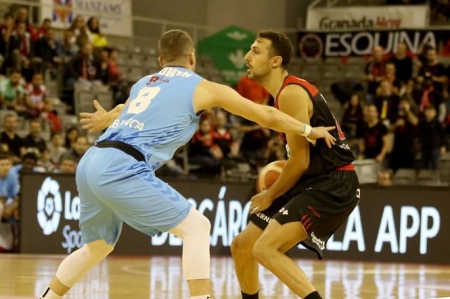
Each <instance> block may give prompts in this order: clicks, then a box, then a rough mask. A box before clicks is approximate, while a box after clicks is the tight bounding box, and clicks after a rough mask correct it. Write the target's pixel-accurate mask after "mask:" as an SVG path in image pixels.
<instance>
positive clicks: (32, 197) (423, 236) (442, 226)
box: [21, 174, 450, 264]
mask: <svg viewBox="0 0 450 299" xmlns="http://www.w3.org/2000/svg"><path fill="white" fill-rule="evenodd" d="M170 184H171V185H172V186H173V187H174V188H176V189H177V190H178V191H179V192H180V193H181V194H183V195H185V196H186V198H188V200H189V201H190V202H191V204H192V205H193V206H194V207H196V208H197V209H198V210H199V211H200V212H201V213H203V214H204V215H205V216H206V217H207V218H208V219H209V220H210V221H211V239H210V240H211V254H212V255H229V254H230V244H231V241H232V240H233V238H234V237H235V236H236V235H237V234H238V233H239V232H240V231H242V229H243V228H244V227H245V226H246V225H247V222H248V211H249V202H248V200H249V199H250V197H251V196H252V194H253V192H254V184H253V183H247V184H238V183H224V182H205V181H174V182H170ZM22 186H24V187H23V190H22V202H23V205H22V215H21V225H22V228H21V252H22V253H42V254H67V253H70V252H72V251H73V250H76V249H77V248H79V247H80V246H82V245H83V244H82V242H81V233H80V232H79V228H78V218H79V203H80V199H79V198H78V196H77V194H76V187H75V180H74V178H73V177H72V176H65V175H58V174H26V175H24V177H23V181H22ZM25 186H26V187H25ZM449 194H450V190H449V189H447V188H425V187H421V188H416V187H412V188H400V187H392V188H375V187H369V186H363V188H362V189H361V202H360V204H359V206H358V207H357V208H356V209H355V210H354V211H353V213H352V214H351V215H350V217H349V219H348V221H347V222H346V223H345V224H344V225H343V226H342V227H341V228H340V229H339V230H338V231H337V232H336V234H335V235H334V236H333V237H332V238H331V239H330V240H329V241H328V243H327V244H326V250H325V251H324V258H325V259H336V260H364V261H385V262H415V263H439V264H450V255H449V254H448V252H450V243H448V242H447V236H448V234H449V233H450V220H449V219H447V217H444V215H446V214H448V212H449V211H450V202H449V201H448V198H449ZM318 241H321V240H318ZM181 244H182V243H181V240H180V239H179V238H177V237H174V236H172V235H169V234H167V233H162V234H160V235H158V236H156V237H153V238H151V237H147V236H145V235H143V234H141V233H139V232H137V231H135V230H133V229H131V228H129V227H128V226H124V229H123V231H122V235H121V238H120V240H119V242H118V244H117V245H116V249H115V251H114V254H126V255H150V254H151V255H180V254H181ZM288 254H289V255H290V256H293V257H302V258H314V259H315V258H316V255H315V253H313V252H310V251H309V250H306V249H304V248H303V247H301V246H299V247H296V248H293V249H291V250H290V251H289V252H288Z"/></svg>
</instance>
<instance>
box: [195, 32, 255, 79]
mask: <svg viewBox="0 0 450 299" xmlns="http://www.w3.org/2000/svg"><path fill="white" fill-rule="evenodd" d="M255 38H256V34H255V33H253V32H250V31H247V30H245V29H242V28H239V27H236V26H230V27H227V28H225V29H223V30H221V31H219V32H217V33H215V34H213V35H211V36H209V37H207V38H205V39H203V40H201V41H199V42H198V53H199V54H200V55H206V56H209V57H211V59H212V60H213V61H214V65H215V67H216V68H217V69H218V70H219V71H220V74H221V75H222V77H223V79H224V80H225V81H226V82H228V83H229V84H232V85H234V84H237V82H238V81H239V79H241V77H243V76H245V75H246V74H247V69H246V67H245V54H247V52H248V50H249V49H250V46H251V44H252V43H253V42H254V41H255Z"/></svg>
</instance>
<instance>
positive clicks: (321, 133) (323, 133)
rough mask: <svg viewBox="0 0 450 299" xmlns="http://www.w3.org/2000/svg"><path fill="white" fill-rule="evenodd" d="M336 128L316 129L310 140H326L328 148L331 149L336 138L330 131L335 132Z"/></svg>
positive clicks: (313, 130) (309, 137)
mask: <svg viewBox="0 0 450 299" xmlns="http://www.w3.org/2000/svg"><path fill="white" fill-rule="evenodd" d="M334 129H336V127H314V128H313V129H312V131H311V134H309V136H308V139H312V140H315V139H320V138H323V139H325V142H326V143H327V145H328V147H329V148H331V147H332V146H333V145H334V144H335V142H336V138H334V137H333V136H332V135H331V134H330V133H329V132H328V131H331V130H334Z"/></svg>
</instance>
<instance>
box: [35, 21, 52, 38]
mask: <svg viewBox="0 0 450 299" xmlns="http://www.w3.org/2000/svg"><path fill="white" fill-rule="evenodd" d="M51 27H52V20H50V19H49V18H45V19H44V21H42V26H41V27H39V28H38V29H37V30H36V39H40V38H42V37H43V36H44V35H45V33H46V32H47V30H48V29H49V28H51Z"/></svg>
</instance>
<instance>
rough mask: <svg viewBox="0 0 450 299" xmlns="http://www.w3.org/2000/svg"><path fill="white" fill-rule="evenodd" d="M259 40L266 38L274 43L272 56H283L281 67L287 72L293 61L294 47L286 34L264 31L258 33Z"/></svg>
mask: <svg viewBox="0 0 450 299" xmlns="http://www.w3.org/2000/svg"><path fill="white" fill-rule="evenodd" d="M257 38H265V39H268V40H270V42H271V43H272V48H271V49H270V54H271V55H272V56H281V59H282V62H281V66H282V67H283V68H284V69H285V70H287V69H288V67H289V63H290V62H291V59H292V53H293V49H294V47H293V46H292V43H291V41H290V40H289V38H288V37H287V36H286V34H284V33H280V32H276V31H272V30H264V31H260V32H258V36H257Z"/></svg>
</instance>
